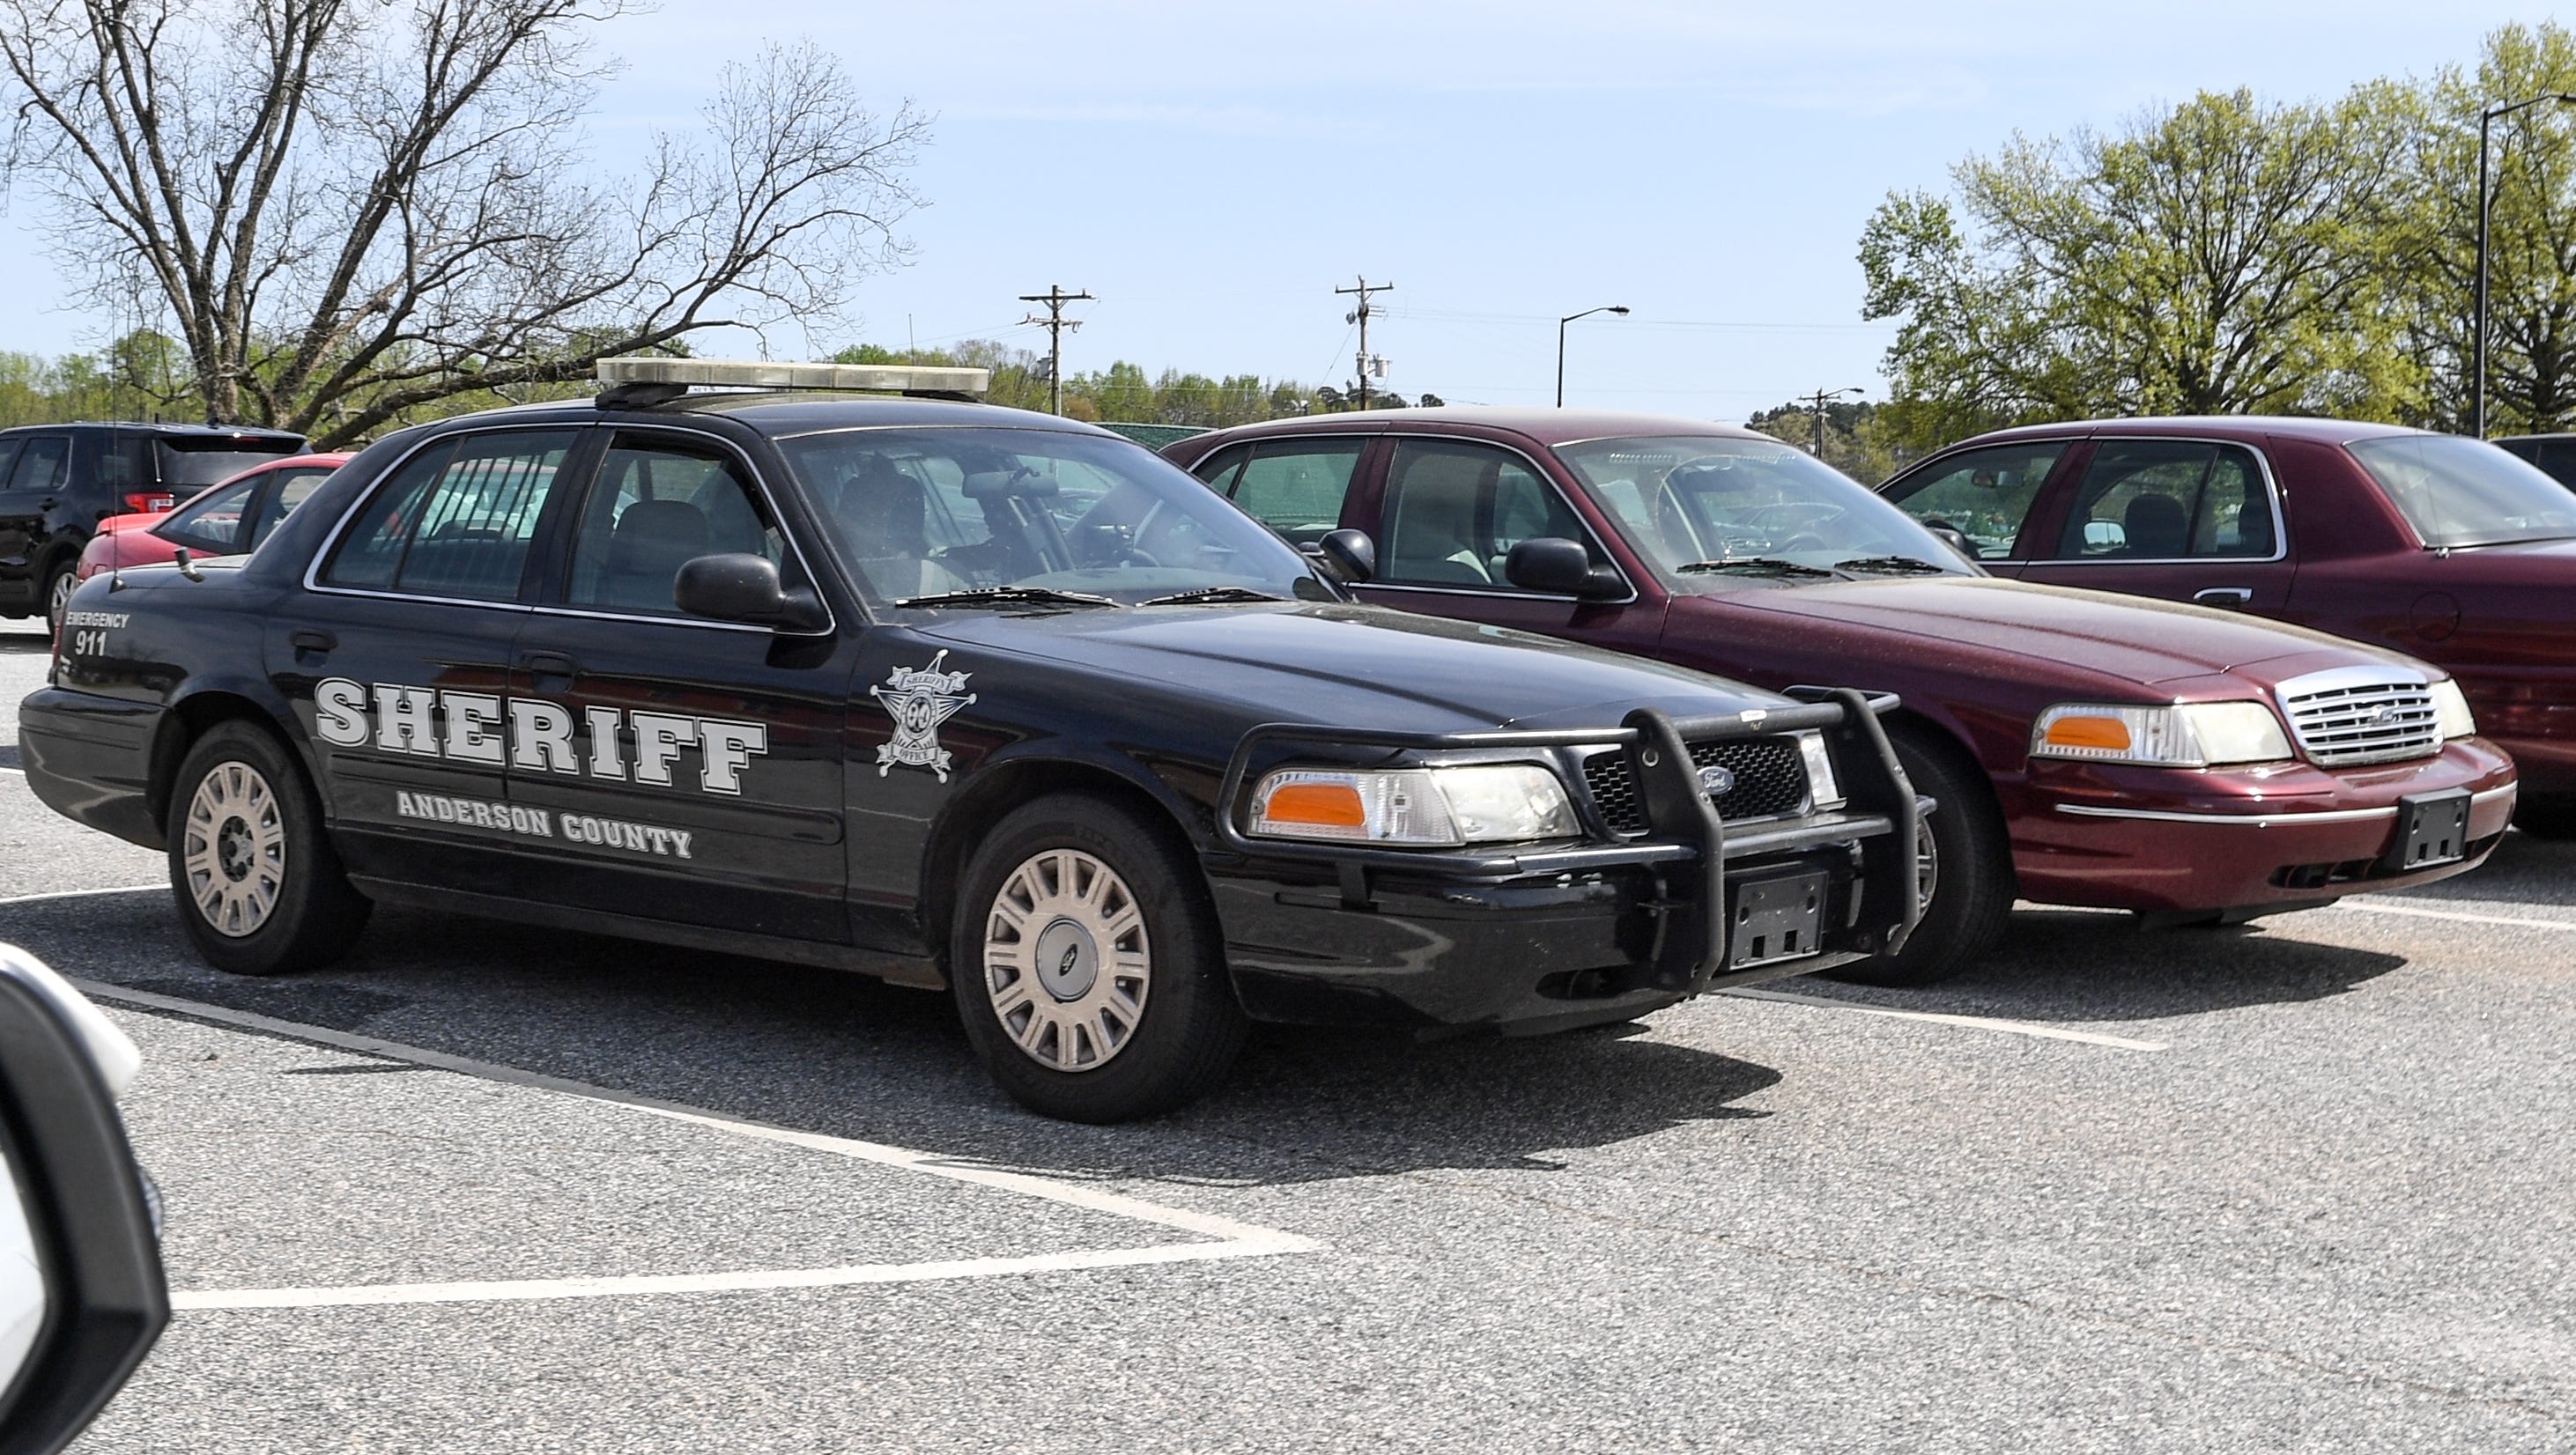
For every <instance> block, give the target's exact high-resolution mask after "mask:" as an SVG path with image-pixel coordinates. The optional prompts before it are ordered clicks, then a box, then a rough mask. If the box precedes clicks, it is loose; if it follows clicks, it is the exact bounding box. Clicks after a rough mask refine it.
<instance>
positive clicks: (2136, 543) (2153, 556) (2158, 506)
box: [2120, 492, 2191, 561]
mask: <svg viewBox="0 0 2576 1455" xmlns="http://www.w3.org/2000/svg"><path fill="white" fill-rule="evenodd" d="M2120 528H2121V529H2122V530H2123V531H2125V532H2126V533H2127V535H2128V538H2129V539H2128V544H2127V545H2126V546H2124V547H2123V548H2122V550H2121V554H2123V555H2127V556H2135V557H2138V558H2139V559H2142V560H2154V561H2164V560H2173V559H2175V558H2177V557H2181V556H2186V555H2189V554H2190V553H2191V551H2190V545H2191V513H2190V512H2189V511H2186V510H2184V509H2183V508H2182V502H2181V501H2179V500H2176V499H2174V498H2173V497H2172V496H2170V495H2157V494H2154V493H2153V492H2148V493H2145V494H2141V495H2138V496H2136V497H2135V498H2133V499H2131V500H2130V501H2129V508H2128V509H2127V510H2125V511H2122V512H2121V514H2120Z"/></svg>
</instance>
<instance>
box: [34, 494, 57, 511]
mask: <svg viewBox="0 0 2576 1455" xmlns="http://www.w3.org/2000/svg"><path fill="white" fill-rule="evenodd" d="M60 504H62V502H61V501H59V500H56V499H55V498H54V497H52V496H50V495H48V496H46V497H45V498H44V499H42V500H39V501H37V502H36V508H37V509H38V510H51V509H53V508H54V507H55V506H57V505H60Z"/></svg>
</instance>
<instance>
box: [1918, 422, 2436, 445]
mask: <svg viewBox="0 0 2576 1455" xmlns="http://www.w3.org/2000/svg"><path fill="white" fill-rule="evenodd" d="M2429 432H2430V431H2426V430H2420V429H2410V428H2408V427H2407V426H2405V425H2402V424H2378V423H2373V422H2371V421H2368V420H2357V419H2316V418H2312V417H2310V416H2307V415H2291V414H2175V415H2148V416H2142V417H2139V418H2135V419H2071V420H2064V421H2061V422H2059V423H2056V424H2025V425H2021V426H2018V427H2016V428H2013V429H1998V430H1989V431H1987V432H1986V433H1984V434H1981V435H1971V436H1969V437H1968V438H1966V439H1963V440H1960V441H1958V442H1956V443H1954V444H1947V445H1943V446H1942V447H1941V452H1942V453H1945V454H1946V453H1948V452H1949V451H1951V450H1955V449H1961V448H1964V447H1966V446H1968V445H1991V444H2009V443H2011V442H2012V441H2014V440H2024V439H2058V438H2063V437H2065V436H2068V435H2103V434H2122V435H2130V434H2144V435H2197V436H2215V437H2216V438H2219V439H2231V440H2245V441H2247V442H2249V443H2251V442H2257V441H2261V440H2264V439H2296V440H2313V441H2316V442H2317V443H2319V444H2329V445H2340V444H2345V443H2348V442H2350V441H2352V440H2360V439H2373V438H2376V437H2378V436H2382V435H2397V434H2426V433H2429Z"/></svg>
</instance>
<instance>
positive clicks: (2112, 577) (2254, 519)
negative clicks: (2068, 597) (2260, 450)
mask: <svg viewBox="0 0 2576 1455" xmlns="http://www.w3.org/2000/svg"><path fill="white" fill-rule="evenodd" d="M2051 494H2052V496H2056V497H2062V500H2053V501H2052V502H2051V504H2052V505H2056V504H2061V503H2062V506H2063V509H2062V510H2052V509H2043V510H2041V511H2040V512H2039V517H2040V518H2041V519H2042V520H2053V521H2054V522H2055V528H2054V532H2053V535H2054V539H2052V540H2050V541H2048V542H2047V543H2045V546H2044V548H2043V549H2041V550H2039V551H2037V552H2035V553H2034V556H2033V559H2032V561H2031V563H2030V564H2029V565H2028V566H2027V567H2025V568H2024V569H2023V571H2022V573H2021V578H2022V579H2023V580H2025V581H2035V582H2039V583H2041V584H2044V585H2049V586H2084V587H2090V588H2092V589H2094V590H2097V591H2123V592H2128V593H2130V594H2132V595H2137V596H2161V597H2163V598H2165V599H2166V600H2169V601H2189V602H2196V603H2198V604H2200V605H2202V606H2215V607H2222V608H2225V609H2227V610H2231V611H2250V612H2254V613H2257V614H2259V615H2263V616H2279V615H2281V614H2282V613H2283V612H2284V611H2285V610H2287V609H2288V607H2289V602H2290V577H2291V575H2292V573H2293V571H2294V570H2295V568H2294V566H2293V565H2292V564H2291V561H2290V558H2289V552H2288V550H2287V549H2286V547H2287V545H2288V542H2287V541H2286V540H2285V539H2284V535H2285V531H2284V529H2283V523H2282V518H2281V511H2280V506H2279V500H2278V497H2277V493H2276V492H2275V491H2274V489H2273V486H2272V479H2271V475H2270V472H2269V471H2267V470H2266V469H2265V468H2264V464H2263V461H2262V459H2261V458H2260V457H2259V456H2257V455H2256V454H2255V453H2254V452H2253V451H2252V450H2249V449H2247V448H2245V447H2244V446H2243V445H2235V444H2220V443H2215V442H2212V441H2207V440H2188V439H2158V438H2143V439H2104V440H2100V441H2098V442H2096V443H2095V445H2094V447H2093V455H2092V459H2091V460H2090V461H2089V462H2087V463H2086V464H2085V466H2084V468H2083V473H2082V474H2081V476H2079V477H2077V478H2076V479H2074V480H2072V481H2065V482H2061V483H2060V484H2059V485H2058V486H2057V487H2055V488H2054V489H2053V490H2052V491H2051Z"/></svg>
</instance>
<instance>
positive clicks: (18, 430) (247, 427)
mask: <svg viewBox="0 0 2576 1455" xmlns="http://www.w3.org/2000/svg"><path fill="white" fill-rule="evenodd" d="M95 429H112V430H127V431H132V432H134V433H137V434H156V435H165V436H170V437H174V438H180V439H214V440H238V439H275V440H296V441H299V442H300V441H302V440H303V438H304V436H302V435H300V434H297V433H296V432H295V431H293V430H291V429H271V428H269V427H268V426H266V425H261V424H169V423H153V422H147V421H142V420H132V419H79V420H65V421H64V422H62V423H60V424H21V425H16V426H13V427H11V428H9V429H6V430H0V434H61V433H63V432H64V431H66V430H84V431H86V430H95Z"/></svg>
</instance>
